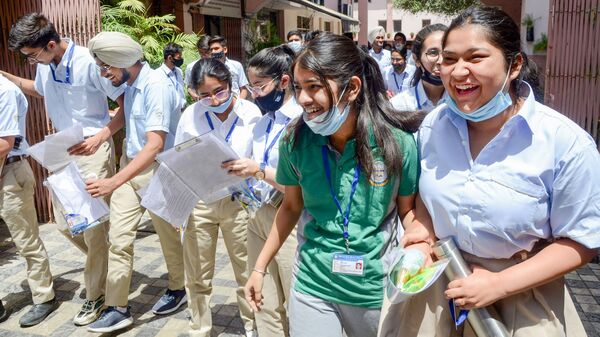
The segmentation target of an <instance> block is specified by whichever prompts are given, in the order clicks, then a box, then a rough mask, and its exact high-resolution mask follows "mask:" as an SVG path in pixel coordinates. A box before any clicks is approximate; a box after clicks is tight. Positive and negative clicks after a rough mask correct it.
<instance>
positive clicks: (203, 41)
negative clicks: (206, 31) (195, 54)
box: [196, 35, 210, 50]
mask: <svg viewBox="0 0 600 337" xmlns="http://www.w3.org/2000/svg"><path fill="white" fill-rule="evenodd" d="M208 41H210V35H202V36H201V37H200V38H199V39H198V41H197V42H196V48H197V49H200V50H208Z"/></svg>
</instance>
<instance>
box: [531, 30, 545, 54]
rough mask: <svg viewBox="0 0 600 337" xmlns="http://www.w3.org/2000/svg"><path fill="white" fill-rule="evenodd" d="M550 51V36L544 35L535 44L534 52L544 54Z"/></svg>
mask: <svg viewBox="0 0 600 337" xmlns="http://www.w3.org/2000/svg"><path fill="white" fill-rule="evenodd" d="M546 49H548V36H547V35H546V34H545V33H542V37H541V38H540V39H539V40H537V41H536V42H535V43H534V44H533V51H534V52H544V51H546Z"/></svg>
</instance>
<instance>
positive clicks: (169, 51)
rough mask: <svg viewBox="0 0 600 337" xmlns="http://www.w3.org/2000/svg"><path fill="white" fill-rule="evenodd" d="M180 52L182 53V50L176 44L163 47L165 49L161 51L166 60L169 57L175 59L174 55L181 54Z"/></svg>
mask: <svg viewBox="0 0 600 337" xmlns="http://www.w3.org/2000/svg"><path fill="white" fill-rule="evenodd" d="M182 52H183V48H181V46H180V45H178V44H177V43H168V44H167V45H166V46H165V49H164V50H163V57H164V59H165V60H166V59H167V57H169V56H173V57H175V55H176V54H181V53H182Z"/></svg>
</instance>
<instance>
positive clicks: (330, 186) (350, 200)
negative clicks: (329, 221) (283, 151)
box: [321, 145, 360, 253]
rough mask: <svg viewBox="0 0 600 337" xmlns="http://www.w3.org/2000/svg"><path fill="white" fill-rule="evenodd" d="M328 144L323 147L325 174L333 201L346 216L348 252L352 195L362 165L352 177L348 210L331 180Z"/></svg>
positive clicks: (347, 251)
mask: <svg viewBox="0 0 600 337" xmlns="http://www.w3.org/2000/svg"><path fill="white" fill-rule="evenodd" d="M327 151H328V150H327V145H323V146H322V147H321V154H322V156H323V166H325V176H327V182H328V183H329V193H330V194H331V197H332V198H333V202H335V205H336V206H337V209H338V210H339V211H340V213H342V216H343V217H344V242H345V243H346V253H350V242H349V240H348V238H349V237H350V234H349V233H348V223H350V206H351V205H352V197H353V196H354V192H356V185H358V178H359V177H360V165H359V164H358V163H357V164H356V169H355V170H354V178H353V179H352V188H351V190H350V197H349V198H348V206H346V212H344V211H343V210H342V205H341V204H340V201H339V200H338V198H337V196H336V195H335V191H334V189H333V183H332V182H331V169H330V168H329V159H328V158H327Z"/></svg>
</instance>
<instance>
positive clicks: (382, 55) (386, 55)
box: [369, 48, 392, 74]
mask: <svg viewBox="0 0 600 337" xmlns="http://www.w3.org/2000/svg"><path fill="white" fill-rule="evenodd" d="M369 56H371V57H372V58H374V59H375V61H377V63H378V64H379V70H381V73H382V74H383V72H384V71H385V69H386V68H387V67H388V66H391V65H392V53H390V51H389V50H386V49H383V48H382V49H381V52H379V54H378V53H376V52H375V51H374V50H373V48H371V49H369Z"/></svg>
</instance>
